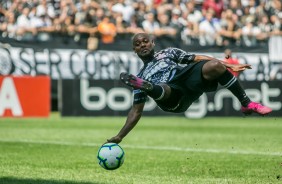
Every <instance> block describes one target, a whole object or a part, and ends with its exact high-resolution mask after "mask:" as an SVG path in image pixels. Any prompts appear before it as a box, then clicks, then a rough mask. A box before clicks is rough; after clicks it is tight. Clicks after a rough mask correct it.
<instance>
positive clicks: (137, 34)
mask: <svg viewBox="0 0 282 184" xmlns="http://www.w3.org/2000/svg"><path fill="white" fill-rule="evenodd" d="M140 38H148V39H149V40H150V41H151V40H152V37H151V36H150V35H149V34H148V33H136V34H135V35H134V36H133V37H132V43H133V44H134V42H135V41H136V40H137V39H140Z"/></svg>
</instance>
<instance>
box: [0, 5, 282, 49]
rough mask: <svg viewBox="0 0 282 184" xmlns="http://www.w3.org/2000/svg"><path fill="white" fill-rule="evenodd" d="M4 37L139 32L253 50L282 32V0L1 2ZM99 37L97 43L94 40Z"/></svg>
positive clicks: (105, 36)
mask: <svg viewBox="0 0 282 184" xmlns="http://www.w3.org/2000/svg"><path fill="white" fill-rule="evenodd" d="M0 2H1V4H0V31H1V34H0V36H1V37H5V38H12V39H16V40H34V39H37V40H40V41H45V40H50V39H51V38H52V34H56V33H60V34H65V35H69V36H71V37H72V38H73V39H74V40H79V38H80V37H81V35H87V36H88V37H89V38H95V39H97V40H98V41H101V42H103V43H105V44H107V43H114V42H115V38H116V37H117V36H118V35H123V34H134V33H137V32H140V31H146V32H148V33H152V34H153V35H155V36H156V37H167V38H172V39H174V40H181V41H182V42H183V43H184V44H187V45H192V44H199V45H201V46H213V45H217V46H228V45H230V44H234V45H238V46H240V45H244V46H250V47H251V46H253V45H258V44H266V43H267V41H268V39H269V37H271V36H272V35H281V34H282V26H281V25H282V2H281V0H144V1H141V0H137V1H136V0H134V1H133V0H62V1H60V0H1V1H0ZM95 39H94V40H95Z"/></svg>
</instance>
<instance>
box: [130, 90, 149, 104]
mask: <svg viewBox="0 0 282 184" xmlns="http://www.w3.org/2000/svg"><path fill="white" fill-rule="evenodd" d="M146 101H147V93H146V92H145V91H142V90H140V89H135V90H133V104H140V103H145V102H146Z"/></svg>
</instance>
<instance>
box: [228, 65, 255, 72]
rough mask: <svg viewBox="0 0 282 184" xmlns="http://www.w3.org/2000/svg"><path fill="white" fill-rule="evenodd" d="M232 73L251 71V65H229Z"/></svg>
mask: <svg viewBox="0 0 282 184" xmlns="http://www.w3.org/2000/svg"><path fill="white" fill-rule="evenodd" d="M228 68H230V69H231V70H232V71H234V72H241V71H244V70H246V69H252V67H251V65H249V64H230V65H229V67H228Z"/></svg>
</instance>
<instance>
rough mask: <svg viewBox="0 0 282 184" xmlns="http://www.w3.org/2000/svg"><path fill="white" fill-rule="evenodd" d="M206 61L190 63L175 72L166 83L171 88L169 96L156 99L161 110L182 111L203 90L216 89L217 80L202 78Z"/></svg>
mask: <svg viewBox="0 0 282 184" xmlns="http://www.w3.org/2000/svg"><path fill="white" fill-rule="evenodd" d="M206 62H207V61H200V62H197V63H192V64H190V65H187V66H186V67H184V68H182V69H181V70H179V71H177V72H176V74H175V76H174V77H173V78H172V79H171V80H170V81H169V82H168V83H167V85H169V86H170V87H171V89H172V94H171V96H170V98H169V99H167V100H165V101H159V102H158V101H157V104H158V105H159V107H160V108H161V109H162V110H164V111H168V112H175V113H181V112H184V111H186V110H187V109H188V108H189V106H190V105H191V104H192V103H193V102H194V101H196V100H197V99H198V98H199V97H200V96H201V95H202V94H203V93H204V92H211V91H215V90H216V89H217V86H218V82H217V81H208V80H206V79H204V78H203V75H202V68H203V65H204V64H205V63H206Z"/></svg>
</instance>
